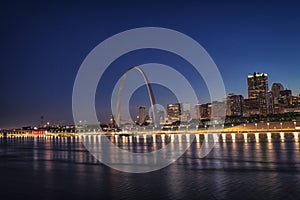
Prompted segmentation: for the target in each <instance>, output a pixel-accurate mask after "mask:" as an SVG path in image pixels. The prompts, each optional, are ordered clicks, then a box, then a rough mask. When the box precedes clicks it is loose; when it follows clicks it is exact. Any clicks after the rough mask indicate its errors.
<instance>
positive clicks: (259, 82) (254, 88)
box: [248, 72, 269, 99]
mask: <svg viewBox="0 0 300 200" xmlns="http://www.w3.org/2000/svg"><path fill="white" fill-rule="evenodd" d="M268 90H269V87H268V75H267V74H265V73H258V72H254V73H253V74H251V75H248V98H249V99H255V98H258V97H259V96H261V95H266V94H267V92H268Z"/></svg>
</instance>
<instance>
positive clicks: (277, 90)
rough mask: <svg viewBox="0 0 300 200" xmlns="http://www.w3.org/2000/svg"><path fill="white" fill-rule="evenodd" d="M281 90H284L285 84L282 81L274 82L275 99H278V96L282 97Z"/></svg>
mask: <svg viewBox="0 0 300 200" xmlns="http://www.w3.org/2000/svg"><path fill="white" fill-rule="evenodd" d="M281 90H284V88H283V85H282V84H281V83H273V84H272V93H273V97H274V100H275V101H276V100H278V98H279V97H280V91H281Z"/></svg>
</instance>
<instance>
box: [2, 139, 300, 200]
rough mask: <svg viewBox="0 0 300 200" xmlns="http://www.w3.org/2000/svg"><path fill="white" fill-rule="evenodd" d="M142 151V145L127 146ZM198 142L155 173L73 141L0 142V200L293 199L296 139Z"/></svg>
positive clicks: (299, 156)
mask: <svg viewBox="0 0 300 200" xmlns="http://www.w3.org/2000/svg"><path fill="white" fill-rule="evenodd" d="M134 145H136V146H137V147H139V146H140V148H143V145H144V144H143V143H140V144H138V145H137V144H134ZM198 151H199V144H195V143H193V144H192V146H191V148H190V149H189V150H188V151H187V152H186V153H185V154H184V155H183V156H182V157H181V158H180V159H179V160H177V161H176V162H174V163H173V164H171V165H169V166H168V167H166V168H164V169H161V170H159V171H155V172H150V173H145V174H129V173H124V172H119V171H116V170H113V169H111V168H109V167H107V166H105V165H103V164H100V163H99V162H97V161H96V160H95V159H94V158H93V156H91V155H90V154H89V152H88V151H87V150H86V149H85V148H84V146H83V145H82V143H81V142H80V141H79V140H78V139H76V140H74V139H72V141H71V139H70V138H69V139H52V140H50V139H49V138H48V139H46V138H23V139H21V138H15V139H13V138H7V139H4V138H0V199H1V200H6V199H49V200H50V199H51V200H54V199H81V200H82V199H85V200H88V199H300V149H299V143H298V142H285V143H282V142H270V143H268V142H261V143H255V142H251V143H244V142H235V143H232V142H227V143H219V144H217V145H216V146H215V148H214V149H213V151H212V152H211V153H210V154H209V155H208V156H207V157H205V158H203V159H200V158H199V157H198Z"/></svg>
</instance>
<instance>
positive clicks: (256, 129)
mask: <svg viewBox="0 0 300 200" xmlns="http://www.w3.org/2000/svg"><path fill="white" fill-rule="evenodd" d="M255 129H256V131H257V123H255Z"/></svg>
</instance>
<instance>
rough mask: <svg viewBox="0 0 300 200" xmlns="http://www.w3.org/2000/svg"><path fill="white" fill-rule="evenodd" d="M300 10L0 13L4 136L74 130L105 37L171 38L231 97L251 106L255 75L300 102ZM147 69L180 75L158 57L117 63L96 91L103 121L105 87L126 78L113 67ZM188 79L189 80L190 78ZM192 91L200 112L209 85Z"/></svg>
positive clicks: (29, 7) (105, 4)
mask: <svg viewBox="0 0 300 200" xmlns="http://www.w3.org/2000/svg"><path fill="white" fill-rule="evenodd" d="M299 10H300V3H297V1H281V2H275V3H274V2H273V1H272V2H271V1H270V2H267V1H264V2H260V1H249V2H248V3H245V2H242V3H239V1H237V2H234V1H232V2H230V1H226V3H225V2H222V1H220V2H217V1H165V2H164V3H162V2H160V1H153V0H152V1H93V2H90V3H86V2H85V3H73V2H71V1H70V2H65V3H61V2H59V1H57V2H51V3H50V2H38V1H29V2H26V3H25V2H22V1H20V2H19V3H17V1H15V2H13V3H8V2H7V3H1V4H0V25H1V32H0V34H1V38H0V41H1V45H0V59H1V75H2V76H1V79H0V91H1V98H0V128H7V127H19V126H26V125H38V124H39V123H40V117H41V116H44V118H45V121H50V122H51V123H65V124H72V123H73V118H72V89H73V84H74V80H75V77H76V74H77V71H78V69H79V67H80V65H81V63H82V62H83V60H84V58H85V57H86V56H87V55H88V53H89V52H90V51H91V50H92V49H93V48H94V47H95V46H97V45H98V44H99V43H100V42H102V41H103V40H105V39H107V38H108V37H110V36H112V35H114V34H117V33H119V32H122V31H125V30H128V29H132V28H137V27H148V26H154V27H165V28H170V29H174V30H177V31H180V32H182V33H184V34H186V35H188V36H190V37H192V38H193V39H195V40H196V41H198V42H199V43H200V44H201V45H202V46H203V47H204V48H205V49H206V51H207V52H208V53H209V54H210V56H211V57H212V59H213V60H214V61H215V63H216V65H217V66H218V68H219V70H220V72H221V75H222V77H223V80H224V83H225V87H226V92H227V93H230V92H234V93H236V94H242V95H244V97H247V79H246V78H247V75H248V74H251V73H253V72H254V71H259V72H265V73H268V75H269V83H270V84H269V87H271V84H272V82H281V83H283V85H284V87H287V88H290V89H292V90H293V94H294V95H296V94H299V93H300V79H299V75H300V12H299ZM148 62H157V63H164V64H168V65H169V66H174V67H175V68H176V66H177V67H178V65H181V69H185V68H184V67H185V65H186V64H185V63H184V62H183V61H180V60H178V58H176V56H174V55H171V54H168V53H166V52H160V51H148V52H147V51H138V52H131V53H130V54H128V55H126V56H122V57H121V58H120V59H118V60H116V62H115V63H114V64H112V66H110V68H109V70H108V71H107V73H110V74H109V77H110V79H109V80H107V81H105V80H103V81H102V84H101V86H99V87H98V89H97V93H96V109H97V112H98V113H99V117H100V119H101V121H103V120H104V121H105V120H106V119H107V116H109V114H110V110H109V109H110V105H109V102H110V101H109V100H108V99H109V97H110V93H109V92H111V91H110V90H112V88H113V86H112V85H111V84H110V82H109V81H112V83H114V81H115V82H116V81H117V80H118V79H119V78H120V76H121V75H122V73H123V72H124V71H126V68H122V69H120V68H118V67H114V65H115V66H120V65H122V66H133V65H139V64H143V63H148ZM183 71H184V70H183ZM185 73H186V76H191V77H193V72H192V71H190V72H185ZM189 73H190V74H189ZM194 83H195V84H196V85H197V84H198V85H199V94H198V95H199V96H200V97H199V99H200V103H205V101H206V100H207V99H205V97H203V98H202V97H201V94H204V93H206V89H205V84H204V85H203V83H202V82H201V80H199V82H197V81H194ZM106 84H107V85H106ZM203 87H204V88H203ZM101 88H102V89H101ZM155 88H156V89H155ZM154 90H155V91H156V92H154V93H160V94H161V92H159V91H160V90H161V91H165V94H168V95H164V96H169V97H168V98H164V97H163V96H159V95H158V96H157V98H158V99H161V102H162V104H164V103H168V102H170V101H172V100H174V97H173V96H172V94H169V91H167V90H166V89H165V88H160V87H154ZM145 94H146V92H145V88H140V89H139V90H137V91H136V93H135V94H134V95H133V97H132V100H131V104H130V107H135V106H138V105H140V104H147V102H143V98H141V97H143V96H145ZM107 97H108V98H107ZM201 101H202V102H201ZM170 103H172V102H170ZM135 114H136V113H133V114H132V115H135Z"/></svg>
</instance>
